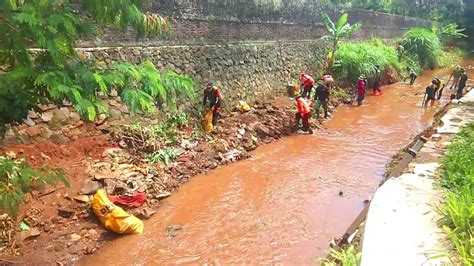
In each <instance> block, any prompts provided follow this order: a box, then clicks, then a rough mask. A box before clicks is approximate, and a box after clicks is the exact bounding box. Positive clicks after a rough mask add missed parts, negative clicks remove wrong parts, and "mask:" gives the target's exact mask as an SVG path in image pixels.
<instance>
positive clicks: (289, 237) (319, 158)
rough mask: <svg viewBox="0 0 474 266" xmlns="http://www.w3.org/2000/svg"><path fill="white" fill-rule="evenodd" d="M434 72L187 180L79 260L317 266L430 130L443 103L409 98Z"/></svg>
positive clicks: (85, 262) (89, 262)
mask: <svg viewBox="0 0 474 266" xmlns="http://www.w3.org/2000/svg"><path fill="white" fill-rule="evenodd" d="M440 73H444V74H445V73H446V71H441V70H439V71H428V72H426V73H425V74H424V75H423V76H422V77H420V78H419V79H418V80H417V82H416V83H415V85H414V86H409V85H406V84H394V85H390V86H384V87H383V88H382V89H383V96H370V95H368V97H367V98H366V101H365V103H364V105H363V106H362V107H357V106H355V105H354V106H341V107H339V108H338V110H337V112H335V113H334V114H333V118H332V119H331V120H330V121H328V122H326V123H325V124H324V127H325V129H324V130H319V131H317V132H315V134H314V135H297V136H292V137H287V138H284V139H281V140H279V141H276V142H274V143H271V144H269V145H266V146H263V147H260V148H259V149H258V150H256V151H255V152H254V153H253V158H251V159H249V160H246V161H242V162H238V163H234V164H232V165H229V166H224V167H220V168H218V169H216V170H213V171H211V172H210V173H208V174H206V175H201V176H197V177H194V178H193V179H192V180H191V181H190V182H189V183H187V184H185V185H184V186H182V187H181V188H180V189H179V191H177V192H175V193H174V194H173V195H172V196H171V197H169V198H168V199H166V200H164V201H162V204H161V207H160V209H159V210H158V213H157V214H156V215H155V216H153V218H152V219H151V220H149V221H146V222H145V232H144V233H143V234H141V235H132V236H124V237H120V238H118V239H116V240H113V241H111V242H110V243H107V244H106V245H105V247H104V248H103V249H102V250H100V252H98V253H96V254H95V255H93V256H90V257H86V258H85V259H84V260H83V261H81V262H80V264H83V265H156V264H160V265H169V264H293V265H295V264H297V265H308V264H317V262H318V257H321V256H323V255H325V254H326V253H327V251H328V244H329V242H330V241H331V239H332V238H335V237H340V236H341V235H342V234H343V233H344V232H345V230H346V229H347V227H348V226H349V225H350V224H351V223H352V221H353V220H354V219H355V217H356V216H357V215H358V213H359V212H360V211H361V210H362V209H363V207H364V203H363V201H364V200H365V199H368V198H370V196H371V195H372V194H373V193H374V192H375V190H376V189H377V187H378V184H379V183H380V181H381V179H382V176H383V174H384V172H385V165H386V164H387V163H388V162H389V161H390V160H391V157H392V156H393V155H394V154H396V153H397V151H398V150H399V149H400V148H402V147H403V146H405V145H406V144H408V142H409V141H410V139H411V138H413V137H414V136H416V135H417V134H418V133H420V132H421V131H422V130H423V129H424V128H425V127H427V126H429V125H430V123H431V120H432V117H433V114H434V113H435V112H436V109H437V108H438V107H439V106H440V105H441V104H443V102H442V103H437V105H435V106H434V107H428V108H422V107H421V98H422V95H416V94H417V93H418V94H419V93H422V92H423V91H424V88H425V87H426V86H427V85H428V84H429V82H430V81H431V79H432V78H433V77H434V76H435V75H436V74H440ZM450 93H451V91H449V90H446V91H445V93H444V94H445V95H444V96H445V97H446V98H447V97H449V94H450ZM446 98H445V99H444V100H443V101H444V102H446V101H447V100H446ZM340 191H342V192H343V196H339V192H340ZM169 226H175V227H176V228H181V229H180V230H176V231H173V232H170V228H169ZM167 228H168V229H167Z"/></svg>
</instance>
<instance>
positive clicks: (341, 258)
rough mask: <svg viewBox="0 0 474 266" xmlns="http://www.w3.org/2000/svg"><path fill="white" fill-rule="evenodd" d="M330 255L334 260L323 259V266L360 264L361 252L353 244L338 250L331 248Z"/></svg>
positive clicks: (355, 265)
mask: <svg viewBox="0 0 474 266" xmlns="http://www.w3.org/2000/svg"><path fill="white" fill-rule="evenodd" d="M330 256H331V257H332V258H333V260H328V259H323V260H321V265H323V266H336V265H341V266H357V265H360V260H361V257H362V255H361V253H360V252H357V250H356V248H355V247H354V246H353V245H350V246H349V247H346V248H344V249H342V250H341V251H337V250H334V249H331V252H330Z"/></svg>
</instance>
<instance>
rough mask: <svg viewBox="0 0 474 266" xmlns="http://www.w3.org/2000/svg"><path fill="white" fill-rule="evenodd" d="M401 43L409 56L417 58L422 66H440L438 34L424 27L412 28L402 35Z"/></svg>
mask: <svg viewBox="0 0 474 266" xmlns="http://www.w3.org/2000/svg"><path fill="white" fill-rule="evenodd" d="M401 44H402V45H403V47H404V48H405V52H406V53H407V55H408V56H409V57H411V58H414V59H417V60H418V61H419V62H420V66H421V67H422V68H435V67H439V66H441V59H442V57H443V56H444V55H443V47H442V45H441V42H440V40H439V38H438V36H437V35H436V34H435V33H434V32H433V31H431V30H430V29H426V28H413V29H411V30H409V31H407V32H406V33H405V34H404V35H403V39H402V41H401Z"/></svg>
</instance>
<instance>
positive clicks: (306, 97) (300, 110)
mask: <svg viewBox="0 0 474 266" xmlns="http://www.w3.org/2000/svg"><path fill="white" fill-rule="evenodd" d="M408 72H409V76H408V77H409V78H410V85H413V84H414V82H415V80H416V78H417V75H416V72H415V71H414V70H413V69H410V68H409V69H408ZM451 78H452V79H453V82H452V83H451V87H450V89H455V90H456V93H455V94H453V95H452V96H451V98H452V99H454V98H455V99H460V98H461V97H462V93H463V90H464V88H465V87H466V82H467V79H468V77H467V74H466V70H465V69H464V68H462V67H460V66H459V65H458V66H456V68H454V70H453V71H452V73H451V76H450V77H449V80H448V82H447V83H446V84H444V83H443V81H442V80H441V78H438V77H436V78H435V79H433V80H432V82H431V84H430V85H429V86H428V87H427V88H426V89H425V95H424V98H423V105H425V103H426V104H428V103H431V105H433V104H434V102H435V101H436V100H439V99H441V96H442V94H443V90H444V88H445V87H446V86H447V85H448V83H449V82H450V80H451ZM372 79H373V83H372V89H373V95H375V96H377V95H378V96H380V95H382V90H381V89H380V87H381V70H380V68H379V67H378V66H376V70H375V73H374V75H373V78H372ZM300 84H301V85H300V87H299V88H301V89H300V91H299V92H298V93H297V94H296V95H295V101H296V107H297V113H296V116H295V120H296V125H297V127H299V125H300V122H302V125H303V126H302V128H301V129H302V130H303V131H304V132H309V133H310V134H312V133H313V130H312V129H311V127H310V122H309V121H310V119H311V105H312V101H311V99H314V102H315V106H314V107H315V113H316V117H320V114H319V112H320V109H321V107H322V108H323V110H324V118H328V117H329V111H328V103H329V95H330V90H331V88H332V87H333V84H334V80H333V78H332V76H331V75H324V76H323V77H322V78H321V79H320V80H319V81H318V82H317V83H316V82H315V80H314V78H313V77H311V76H310V75H308V74H305V73H301V75H300ZM316 84H317V86H316V89H315V91H314V93H313V88H314V86H315V85H316ZM367 87H368V81H367V78H366V77H365V76H364V75H361V76H360V77H359V79H358V82H357V88H356V92H357V93H356V95H357V105H358V106H360V105H362V102H363V101H364V99H365V94H366V89H367ZM312 96H313V97H312ZM202 104H203V107H204V108H205V110H207V112H208V113H209V116H211V115H212V117H210V118H209V122H210V123H212V127H215V126H216V125H217V120H218V117H219V115H220V111H221V94H220V90H219V88H218V87H216V86H214V84H213V82H212V81H209V82H208V83H207V85H206V89H205V90H204V97H203V103H202ZM211 121H212V122H211Z"/></svg>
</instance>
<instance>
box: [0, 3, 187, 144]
mask: <svg viewBox="0 0 474 266" xmlns="http://www.w3.org/2000/svg"><path fill="white" fill-rule="evenodd" d="M147 3H149V1H142V0H76V1H73V3H71V1H69V0H38V1H25V0H4V1H0V40H2V41H1V42H0V66H2V67H6V68H7V71H6V73H3V74H0V136H1V135H2V133H4V132H5V125H6V124H12V123H20V122H21V121H22V119H24V118H25V117H26V116H27V113H28V111H29V110H32V109H33V110H36V111H38V112H39V111H40V110H39V108H38V107H37V104H38V103H44V104H46V103H54V104H58V105H61V104H63V103H64V102H70V103H73V104H74V105H75V108H76V109H77V111H78V112H79V113H80V114H81V115H82V116H83V117H85V118H86V119H88V120H94V119H95V117H96V115H97V114H99V113H101V112H107V111H108V110H107V105H106V104H105V102H103V101H101V100H100V99H99V98H98V97H97V95H98V93H99V92H102V93H108V92H109V91H110V90H111V89H112V88H114V89H116V90H117V91H119V93H121V95H122V97H123V99H124V101H125V103H127V104H128V105H130V106H131V107H132V108H131V109H132V110H133V111H138V110H143V111H150V110H153V109H154V108H155V101H158V102H160V103H166V104H165V105H160V106H159V107H165V106H173V105H174V104H175V103H176V99H177V98H178V97H192V96H193V94H192V91H193V87H194V84H193V82H192V80H191V79H190V78H188V77H186V76H182V75H178V74H176V73H172V72H169V71H167V72H166V73H163V74H161V73H158V72H157V71H156V69H155V67H154V66H153V64H152V63H151V62H142V64H141V65H139V66H135V65H132V64H129V63H127V62H120V63H118V64H115V65H112V66H103V65H100V64H98V63H97V62H95V61H88V60H82V59H81V58H80V57H79V56H78V54H77V53H76V50H75V49H74V48H75V46H76V42H77V40H79V39H80V38H81V37H84V36H86V35H90V34H100V28H99V27H100V26H104V25H111V26H113V27H115V28H118V29H123V30H127V29H128V28H129V27H132V28H134V29H135V31H136V33H137V37H138V38H141V37H146V36H149V37H153V36H160V35H162V34H165V33H168V32H170V30H171V27H170V25H169V23H168V22H167V21H166V20H165V19H164V18H163V17H161V16H159V15H157V14H153V13H149V12H145V11H144V8H145V7H146V6H147ZM78 10H80V11H78ZM32 48H34V49H32Z"/></svg>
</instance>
